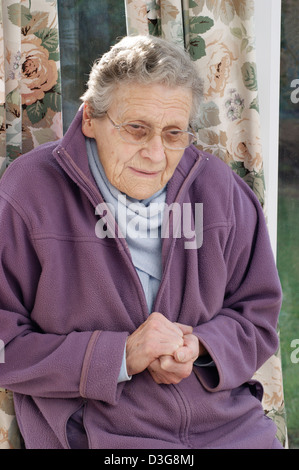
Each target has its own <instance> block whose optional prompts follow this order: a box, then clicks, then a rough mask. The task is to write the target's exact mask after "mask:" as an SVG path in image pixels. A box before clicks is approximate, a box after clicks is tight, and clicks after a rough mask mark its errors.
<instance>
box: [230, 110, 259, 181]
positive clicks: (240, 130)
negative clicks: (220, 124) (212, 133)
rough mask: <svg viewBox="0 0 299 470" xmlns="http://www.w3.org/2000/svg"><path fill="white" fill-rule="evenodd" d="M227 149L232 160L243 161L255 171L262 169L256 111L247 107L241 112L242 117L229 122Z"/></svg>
mask: <svg viewBox="0 0 299 470" xmlns="http://www.w3.org/2000/svg"><path fill="white" fill-rule="evenodd" d="M227 151H228V153H229V156H230V158H231V159H232V160H234V161H239V162H243V164H244V167H245V168H247V170H249V171H255V172H256V173H258V172H259V171H261V170H262V167H263V157H262V144H261V139H260V121H259V115H258V113H257V111H255V110H254V109H248V110H247V111H245V112H244V113H243V114H242V119H240V120H237V121H232V122H231V123H230V124H229V126H228V132H227Z"/></svg>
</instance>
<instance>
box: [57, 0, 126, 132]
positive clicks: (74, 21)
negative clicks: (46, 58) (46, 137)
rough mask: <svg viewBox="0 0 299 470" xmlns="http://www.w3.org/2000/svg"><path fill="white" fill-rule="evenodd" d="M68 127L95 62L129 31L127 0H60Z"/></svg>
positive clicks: (63, 81) (66, 120)
mask: <svg viewBox="0 0 299 470" xmlns="http://www.w3.org/2000/svg"><path fill="white" fill-rule="evenodd" d="M58 13H59V36H60V56H61V77H62V109H63V123H64V130H66V129H67V127H68V126H69V124H70V122H71V121H72V119H73V117H74V115H75V113H76V111H77V110H78V107H79V106H80V103H81V101H80V96H81V95H82V94H83V92H84V90H85V84H86V82H87V79H88V74H89V71H90V68H91V65H92V64H93V62H94V61H95V60H96V59H98V58H99V57H100V56H101V55H102V54H103V53H104V52H106V51H107V50H108V49H109V47H110V46H111V45H113V44H114V43H115V42H116V40H117V39H118V38H120V37H122V36H125V35H126V19H125V7H124V1H123V0H88V1H86V0H58Z"/></svg>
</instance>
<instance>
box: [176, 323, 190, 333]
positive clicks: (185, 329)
mask: <svg viewBox="0 0 299 470" xmlns="http://www.w3.org/2000/svg"><path fill="white" fill-rule="evenodd" d="M175 325H177V326H178V327H179V328H180V330H181V332H182V333H183V335H189V334H191V333H192V332H193V326H190V325H184V324H183V323H175Z"/></svg>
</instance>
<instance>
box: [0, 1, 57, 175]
mask: <svg viewBox="0 0 299 470" xmlns="http://www.w3.org/2000/svg"><path fill="white" fill-rule="evenodd" d="M56 3H57V2H56V1H52V0H51V1H50V0H19V1H16V0H0V174H1V173H3V171H4V170H5V168H6V167H7V165H8V164H9V163H11V162H12V161H13V160H14V159H15V158H16V157H18V156H19V155H21V154H22V153H25V152H27V151H29V150H31V149H32V148H33V147H36V146H37V145H39V144H42V143H44V142H47V141H50V140H56V139H58V138H60V137H61V136H62V117H61V88H60V62H59V36H58V21H57V20H58V18H57V4H56Z"/></svg>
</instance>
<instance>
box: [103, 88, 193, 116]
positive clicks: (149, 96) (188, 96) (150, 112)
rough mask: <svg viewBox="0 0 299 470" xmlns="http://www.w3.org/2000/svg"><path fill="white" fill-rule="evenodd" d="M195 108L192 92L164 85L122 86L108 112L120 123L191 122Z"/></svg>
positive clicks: (118, 89)
mask: <svg viewBox="0 0 299 470" xmlns="http://www.w3.org/2000/svg"><path fill="white" fill-rule="evenodd" d="M191 107H192V93H191V90H189V89H188V88H184V87H175V88H170V87H167V86H165V85H157V84H154V85H150V86H148V85H141V84H134V85H132V84H131V85H120V86H118V88H117V89H116V91H115V94H114V99H113V103H112V106H111V108H110V110H109V111H112V112H113V113H114V116H115V117H116V114H117V117H118V119H122V121H123V122H124V121H125V120H129V119H139V120H143V121H145V122H150V121H154V120H155V119H158V120H161V119H162V118H163V117H164V118H167V119H169V118H170V117H172V118H173V119H175V120H178V121H186V120H187V121H188V120H189V116H190V111H191Z"/></svg>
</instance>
